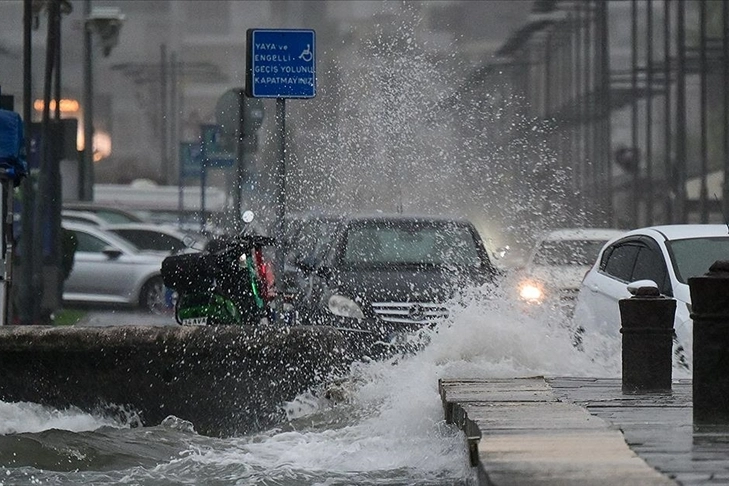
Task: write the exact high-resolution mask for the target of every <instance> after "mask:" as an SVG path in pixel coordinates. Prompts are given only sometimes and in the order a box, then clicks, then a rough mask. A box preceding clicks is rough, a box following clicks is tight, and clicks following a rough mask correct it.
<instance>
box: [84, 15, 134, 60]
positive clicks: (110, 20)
mask: <svg viewBox="0 0 729 486" xmlns="http://www.w3.org/2000/svg"><path fill="white" fill-rule="evenodd" d="M124 19H125V16H124V14H122V13H121V11H120V10H119V9H118V8H116V7H95V8H94V9H93V10H92V11H91V13H90V14H89V16H88V17H87V18H86V28H88V29H91V32H96V33H97V34H98V35H99V37H100V38H101V51H102V53H103V54H104V57H107V56H108V55H109V53H111V50H112V49H113V48H114V47H115V46H116V45H117V44H118V43H119V31H121V27H122V23H123V22H124Z"/></svg>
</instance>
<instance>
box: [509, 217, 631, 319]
mask: <svg viewBox="0 0 729 486" xmlns="http://www.w3.org/2000/svg"><path fill="white" fill-rule="evenodd" d="M623 234H625V231H623V230H617V229H611V228H564V229H559V230H554V231H551V232H549V233H547V234H545V235H544V236H543V237H542V238H540V239H539V241H537V243H536V244H535V245H534V247H533V249H532V251H531V253H530V255H529V258H528V260H527V263H526V265H524V266H523V267H522V268H521V269H520V270H519V271H518V272H517V292H518V294H519V298H520V299H521V300H522V301H523V302H525V303H527V304H528V305H530V306H533V307H534V308H537V309H539V308H541V306H543V305H545V304H547V305H551V306H559V307H562V308H565V309H566V310H567V311H571V309H572V306H573V305H574V301H575V298H576V297H577V292H578V290H579V287H580V282H581V281H582V278H583V277H584V276H585V273H586V272H587V271H588V270H589V269H590V266H591V265H592V264H593V263H594V262H595V259H596V258H597V255H598V253H599V252H600V250H601V249H602V247H603V245H605V243H607V242H608V241H609V240H611V239H612V238H616V237H618V236H621V235H623Z"/></svg>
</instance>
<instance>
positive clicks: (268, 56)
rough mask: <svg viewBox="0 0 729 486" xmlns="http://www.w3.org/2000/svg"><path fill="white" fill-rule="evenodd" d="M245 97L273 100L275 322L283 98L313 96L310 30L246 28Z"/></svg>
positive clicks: (280, 256)
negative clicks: (276, 150)
mask: <svg viewBox="0 0 729 486" xmlns="http://www.w3.org/2000/svg"><path fill="white" fill-rule="evenodd" d="M246 39H247V44H248V49H247V56H246V94H247V95H248V96H250V97H252V98H276V120H277V124H278V126H277V129H278V148H279V157H278V164H277V168H276V189H277V194H276V221H275V224H274V238H275V244H276V254H275V259H274V275H275V277H276V291H277V296H278V298H277V299H276V304H274V305H275V310H276V314H277V315H276V319H277V320H279V319H281V318H282V317H283V291H284V288H283V280H284V260H285V257H286V254H285V251H286V249H285V248H284V231H285V227H284V218H285V217H286V98H297V99H305V98H313V97H314V96H316V35H315V32H314V31H313V30H310V29H248V31H247V38H246Z"/></svg>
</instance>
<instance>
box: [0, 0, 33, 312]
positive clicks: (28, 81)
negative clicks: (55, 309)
mask: <svg viewBox="0 0 729 486" xmlns="http://www.w3.org/2000/svg"><path fill="white" fill-rule="evenodd" d="M32 32H33V3H32V0H24V3H23V123H24V124H25V127H24V128H25V130H24V134H25V153H26V154H28V155H30V150H31V134H30V126H31V125H30V124H31V117H32V115H31V106H32V103H33V102H32V100H31V97H32V84H33V75H32V46H33V42H32V37H33V35H32ZM21 186H22V193H23V194H22V202H23V207H22V212H21V220H20V224H21V238H20V252H21V254H22V255H23V257H21V258H22V261H21V265H22V266H21V270H22V278H21V279H20V280H19V282H18V284H19V285H18V318H19V322H20V323H21V324H26V325H27V324H31V323H32V316H31V312H32V301H33V297H32V295H31V292H32V286H31V281H32V277H33V271H32V262H31V258H30V255H31V253H32V251H33V238H32V232H33V211H34V209H35V208H34V206H35V202H34V199H35V197H34V194H35V188H34V187H33V177H32V175H31V174H28V177H26V178H25V180H23V182H22V184H21ZM9 284H10V283H9ZM9 284H8V289H7V291H6V292H7V294H10V293H11V288H10V285H9ZM9 307H10V306H9V305H6V306H5V309H6V312H8V317H7V321H6V322H11V323H12V322H13V311H12V309H9Z"/></svg>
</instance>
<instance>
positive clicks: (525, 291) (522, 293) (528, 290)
mask: <svg viewBox="0 0 729 486" xmlns="http://www.w3.org/2000/svg"><path fill="white" fill-rule="evenodd" d="M519 297H521V298H522V299H523V300H527V301H530V302H536V301H539V300H542V299H543V298H544V291H543V290H542V287H541V286H540V285H538V284H536V283H534V282H526V283H523V284H521V285H520V286H519Z"/></svg>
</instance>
